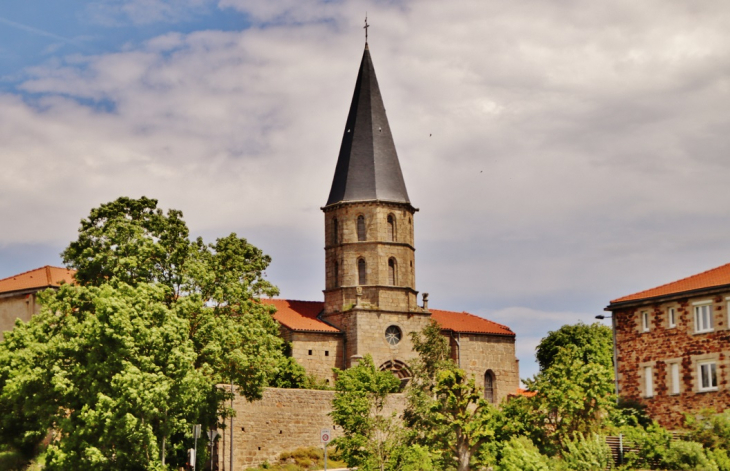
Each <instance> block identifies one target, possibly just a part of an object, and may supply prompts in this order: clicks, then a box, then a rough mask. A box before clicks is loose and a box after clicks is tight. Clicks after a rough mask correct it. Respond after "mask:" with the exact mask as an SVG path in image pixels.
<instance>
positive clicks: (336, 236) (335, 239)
mask: <svg viewBox="0 0 730 471" xmlns="http://www.w3.org/2000/svg"><path fill="white" fill-rule="evenodd" d="M332 243H333V244H339V243H340V224H339V223H338V222H337V218H334V219H333V220H332Z"/></svg>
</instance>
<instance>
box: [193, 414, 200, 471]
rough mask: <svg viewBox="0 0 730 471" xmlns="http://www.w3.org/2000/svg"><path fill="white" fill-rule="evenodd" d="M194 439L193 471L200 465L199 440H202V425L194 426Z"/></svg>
mask: <svg viewBox="0 0 730 471" xmlns="http://www.w3.org/2000/svg"><path fill="white" fill-rule="evenodd" d="M193 438H194V439H195V448H193V455H192V461H193V462H192V465H193V471H195V467H196V466H197V463H198V438H200V424H196V425H193Z"/></svg>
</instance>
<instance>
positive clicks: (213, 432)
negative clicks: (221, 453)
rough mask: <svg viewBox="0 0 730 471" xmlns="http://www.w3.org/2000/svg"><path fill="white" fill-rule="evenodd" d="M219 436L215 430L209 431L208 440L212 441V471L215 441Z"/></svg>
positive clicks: (211, 467)
mask: <svg viewBox="0 0 730 471" xmlns="http://www.w3.org/2000/svg"><path fill="white" fill-rule="evenodd" d="M217 436H218V432H216V431H215V430H208V440H209V441H210V469H213V440H215V437H217ZM224 459H225V458H224Z"/></svg>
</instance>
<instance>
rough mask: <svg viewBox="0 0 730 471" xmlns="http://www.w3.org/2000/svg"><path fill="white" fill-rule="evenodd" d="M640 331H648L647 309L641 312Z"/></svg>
mask: <svg viewBox="0 0 730 471" xmlns="http://www.w3.org/2000/svg"><path fill="white" fill-rule="evenodd" d="M641 331H642V332H649V311H642V312H641Z"/></svg>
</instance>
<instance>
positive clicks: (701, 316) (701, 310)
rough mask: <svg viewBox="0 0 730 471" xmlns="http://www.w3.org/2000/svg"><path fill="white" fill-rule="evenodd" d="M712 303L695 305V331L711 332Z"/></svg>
mask: <svg viewBox="0 0 730 471" xmlns="http://www.w3.org/2000/svg"><path fill="white" fill-rule="evenodd" d="M712 329H713V322H712V304H702V305H700V306H695V332H712Z"/></svg>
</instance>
